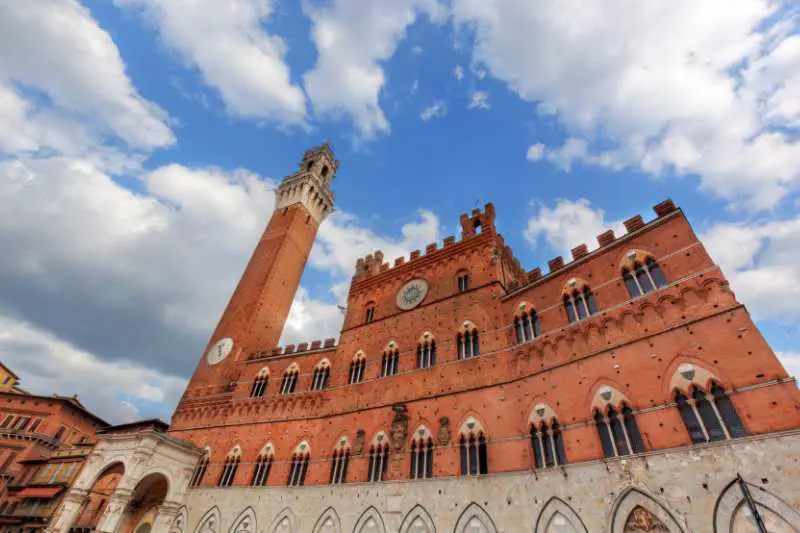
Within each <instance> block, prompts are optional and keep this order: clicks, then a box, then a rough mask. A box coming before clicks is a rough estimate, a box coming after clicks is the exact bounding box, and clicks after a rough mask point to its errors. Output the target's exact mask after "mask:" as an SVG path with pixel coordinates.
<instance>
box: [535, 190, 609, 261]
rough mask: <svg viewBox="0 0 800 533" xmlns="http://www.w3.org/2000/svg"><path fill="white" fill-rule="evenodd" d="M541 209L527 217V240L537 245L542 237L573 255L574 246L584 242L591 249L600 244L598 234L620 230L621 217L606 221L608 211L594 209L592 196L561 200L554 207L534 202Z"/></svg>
mask: <svg viewBox="0 0 800 533" xmlns="http://www.w3.org/2000/svg"><path fill="white" fill-rule="evenodd" d="M534 205H535V206H536V207H537V208H538V210H537V213H536V215H534V216H533V217H531V218H530V219H529V220H528V225H527V227H526V228H525V231H524V233H523V235H524V237H525V240H527V241H528V242H529V243H530V244H531V245H532V246H534V247H535V246H537V244H538V242H539V238H540V237H544V240H545V242H546V243H547V244H548V245H549V246H550V247H551V248H553V249H554V250H556V251H557V252H560V253H563V254H565V256H566V257H570V255H569V253H570V250H572V248H574V247H576V246H578V245H579V244H583V243H585V244H586V245H587V246H588V247H589V249H593V248H596V247H597V240H596V237H597V235H599V234H601V233H603V232H604V231H606V230H608V229H614V230H615V231H618V232H619V231H620V228H621V226H622V224H621V222H619V221H607V220H606V218H605V212H604V211H603V210H602V209H600V208H597V209H594V208H593V207H592V205H591V202H589V200H586V199H585V198H580V199H578V200H575V201H571V200H559V201H558V203H556V205H555V207H548V206H546V205H544V204H541V203H536V204H534Z"/></svg>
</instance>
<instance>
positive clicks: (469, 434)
mask: <svg viewBox="0 0 800 533" xmlns="http://www.w3.org/2000/svg"><path fill="white" fill-rule="evenodd" d="M458 446H459V455H460V459H461V475H462V476H478V475H482V474H486V473H488V472H489V458H488V456H487V447H486V435H485V434H484V431H483V428H482V427H481V425H480V424H479V423H478V422H477V421H476V420H475V419H472V418H470V419H468V420H467V421H466V422H464V425H463V426H462V427H461V432H460V435H459V437H458Z"/></svg>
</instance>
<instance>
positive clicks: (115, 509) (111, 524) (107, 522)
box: [95, 488, 133, 533]
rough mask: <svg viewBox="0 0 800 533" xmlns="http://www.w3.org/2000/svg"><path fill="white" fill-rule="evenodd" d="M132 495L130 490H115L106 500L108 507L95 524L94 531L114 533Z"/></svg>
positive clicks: (124, 514)
mask: <svg viewBox="0 0 800 533" xmlns="http://www.w3.org/2000/svg"><path fill="white" fill-rule="evenodd" d="M132 494H133V491H132V490H130V489H120V488H117V490H115V491H114V494H112V495H111V497H110V498H109V499H108V505H106V509H105V511H104V512H103V516H102V517H101V518H100V520H99V521H98V522H97V527H96V528H95V531H97V532H98V533H116V531H117V528H118V527H119V525H120V524H121V523H122V520H123V518H124V517H125V516H126V509H127V507H128V503H129V502H130V500H131V496H132Z"/></svg>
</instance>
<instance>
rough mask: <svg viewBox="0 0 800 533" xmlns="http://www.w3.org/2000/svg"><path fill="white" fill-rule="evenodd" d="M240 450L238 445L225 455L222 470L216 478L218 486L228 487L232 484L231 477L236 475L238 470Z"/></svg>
mask: <svg viewBox="0 0 800 533" xmlns="http://www.w3.org/2000/svg"><path fill="white" fill-rule="evenodd" d="M241 455H242V450H241V448H239V447H238V446H234V448H233V449H232V450H231V451H229V452H228V455H227V457H225V463H224V464H223V466H222V472H221V473H220V475H219V480H217V485H218V486H220V487H230V486H231V485H232V484H233V478H234V477H236V471H237V470H239V462H240V461H241Z"/></svg>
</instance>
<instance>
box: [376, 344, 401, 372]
mask: <svg viewBox="0 0 800 533" xmlns="http://www.w3.org/2000/svg"><path fill="white" fill-rule="evenodd" d="M399 368H400V350H398V349H397V345H396V344H395V343H394V342H390V343H389V345H388V346H387V347H386V349H385V350H384V351H383V356H382V357H381V377H386V376H394V375H395V374H397V371H398V370H399Z"/></svg>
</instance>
